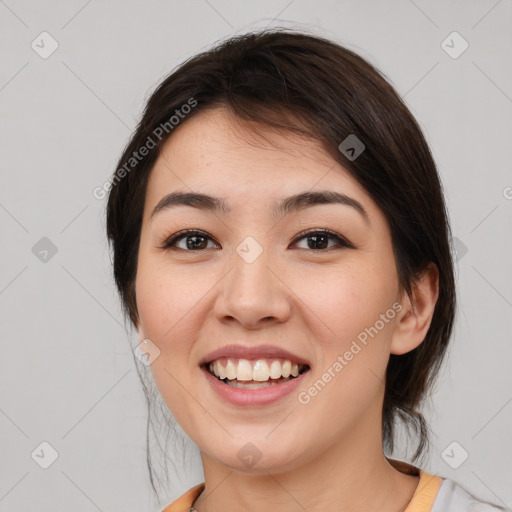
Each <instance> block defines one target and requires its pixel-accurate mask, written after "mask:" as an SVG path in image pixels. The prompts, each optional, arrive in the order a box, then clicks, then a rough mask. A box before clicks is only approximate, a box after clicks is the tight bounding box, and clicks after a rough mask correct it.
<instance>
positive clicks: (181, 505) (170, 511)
mask: <svg viewBox="0 0 512 512" xmlns="http://www.w3.org/2000/svg"><path fill="white" fill-rule="evenodd" d="M204 488H205V484H204V482H203V483H201V484H198V485H196V486H194V487H192V488H191V489H189V490H188V491H187V492H186V493H185V494H183V495H182V496H180V497H179V498H178V499H177V500H176V501H173V502H172V503H171V504H170V505H167V507H165V509H164V510H162V512H188V511H189V509H190V508H192V505H193V504H194V501H195V500H196V499H197V498H198V496H199V495H200V494H201V493H202V492H203V491H204ZM192 510H193V509H192Z"/></svg>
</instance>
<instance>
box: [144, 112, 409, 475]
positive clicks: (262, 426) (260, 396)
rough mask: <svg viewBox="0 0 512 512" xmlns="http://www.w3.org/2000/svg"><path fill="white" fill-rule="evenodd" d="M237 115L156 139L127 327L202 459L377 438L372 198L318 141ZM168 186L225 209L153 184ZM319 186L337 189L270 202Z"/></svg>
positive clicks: (386, 252) (377, 278) (394, 292)
mask: <svg viewBox="0 0 512 512" xmlns="http://www.w3.org/2000/svg"><path fill="white" fill-rule="evenodd" d="M253 128H254V127H253V126H251V125H249V124H240V123H237V122H236V121H235V120H233V118H232V117H230V116H229V115H228V114H227V113H226V112H225V111H223V110H221V109H216V110H212V111H209V112H203V113H200V114H197V115H195V116H194V117H192V118H191V119H189V120H187V121H186V122H185V123H183V124H182V125H181V126H179V127H178V128H176V129H175V130H174V132H173V134H172V136H171V137H170V139H169V140H168V141H167V143H166V146H165V148H164V151H163V152H162V153H161V155H160V156H159V159H158V161H157V162H156V164H155V166H154V168H153V170H152V172H151V175H150V178H149V182H148V188H147V194H146V201H145V208H144V215H143V223H142V231H141V240H140V247H139V255H138V269H137V278H136V297H137V308H138V312H139V318H140V322H139V325H138V330H139V335H140V339H141V340H142V339H143V338H147V339H149V340H150V343H152V344H154V346H156V347H157V348H158V350H159V356H158V357H156V359H154V361H153V363H152V364H151V371H152V374H153V377H154V379H155V383H156V385H157V387H158V389H159V391H160V393H161V395H162V397H163V399H164V401H165V402H166V404H167V406H168V408H169V410H170V411H171V413H172V414H173V415H174V417H175V418H176V420H177V421H178V423H179V424H180V425H181V427H182V428H183V429H184V431H185V432H186V433H187V434H188V435H189V436H190V438H191V439H192V440H193V441H194V442H195V443H196V444H197V445H198V447H199V449H200V450H201V454H202V457H203V462H205V461H210V462H211V463H215V464H219V465H222V466H225V467H228V468H231V469H236V470H238V471H246V472H249V471H256V470H267V471H270V470H272V471H282V470H286V469H291V468H294V467H298V466H299V465H301V464H308V463H309V462H311V461H312V460H313V459H314V458H315V457H318V456H319V454H321V453H323V452H325V451H326V449H327V448H330V449H334V450H336V449H338V450H343V449H345V450H347V449H351V447H354V446H365V444H364V443H367V442H368V439H378V436H379V435H380V429H381V424H380V417H381V416H380V414H381V406H382V399H383V392H384V386H383V382H384V376H385V370H386V365H387V362H388V359H389V354H390V351H391V343H392V339H393V335H394V331H395V328H396V325H397V322H398V320H397V317H398V311H399V310H400V308H401V306H400V303H399V299H400V295H399V286H398V277H397V273H396V267H395V260H394V256H393V249H392V243H391V236H390V232H389V228H388V225H387V222H386V219H385V217H384V214H383V213H382V211H380V209H379V208H378V207H377V205H376V204H375V202H374V201H373V200H372V198H371V197H370V196H369V195H368V194H367V193H366V192H365V190H363V189H362V188H361V186H359V185H358V183H357V182H356V181H355V180H354V179H353V178H352V177H351V176H350V175H349V173H348V172H347V171H346V170H345V169H344V168H343V166H342V165H341V164H339V163H337V162H336V161H334V160H333V159H332V158H331V157H330V156H328V155H327V153H326V152H324V151H323V150H322V148H321V146H320V145H319V144H318V143H316V142H312V141H310V140H306V139H303V138H301V137H299V136H297V135H294V134H290V133H281V134H277V133H275V132H271V131H265V132H264V133H265V136H266V138H265V139H263V138H260V137H258V135H257V134H256V133H255V131H254V130H253ZM261 129H262V128H261V127H260V130H261ZM271 142H272V143H271ZM178 192H180V193H187V194H204V195H207V196H211V197H214V198H219V200H222V201H223V205H224V207H225V208H224V209H221V208H219V209H215V208H213V206H214V205H215V202H214V201H202V202H201V201H198V200H195V201H190V200H189V201H186V200H185V201H179V200H176V197H178V196H177V195H176V196H174V197H175V200H174V201H171V200H169V198H168V199H167V200H165V199H164V198H166V196H168V195H169V194H172V193H178ZM320 192H327V193H331V194H332V193H337V194H338V196H337V197H338V198H339V199H340V201H339V202H332V201H331V202H325V201H324V202H316V201H315V200H314V198H315V197H317V199H318V196H310V199H311V200H310V201H309V202H308V201H305V200H304V198H303V199H302V200H300V198H299V199H298V200H296V201H291V202H289V203H288V207H287V208H286V209H284V210H283V209H281V210H279V209H278V205H280V204H281V205H282V204H283V201H285V200H286V199H287V198H289V197H291V196H296V195H300V194H304V193H320ZM164 203H166V204H164ZM178 203H179V204H178ZM184 203H185V204H184ZM186 203H188V204H186ZM155 209H156V210H155ZM184 230H193V231H194V232H189V233H183V231H184ZM325 230H328V232H326V231H325ZM210 363H212V364H211V365H210ZM210 370H213V372H214V373H215V372H216V373H217V374H219V377H224V379H225V380H221V379H220V378H218V377H217V376H215V375H212V373H211V372H210ZM290 371H291V372H292V374H291V375H290ZM297 372H299V374H298V375H297V376H296V377H294V374H297ZM283 375H284V376H285V377H283ZM286 375H288V377H286ZM269 378H270V380H269ZM248 382H250V383H249V384H248ZM371 436H373V437H371ZM248 443H251V444H248Z"/></svg>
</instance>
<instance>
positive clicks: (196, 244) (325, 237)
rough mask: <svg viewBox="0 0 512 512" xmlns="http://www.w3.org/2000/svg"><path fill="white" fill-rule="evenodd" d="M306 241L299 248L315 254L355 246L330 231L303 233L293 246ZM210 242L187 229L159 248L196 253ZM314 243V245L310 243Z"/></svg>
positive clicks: (317, 230)
mask: <svg viewBox="0 0 512 512" xmlns="http://www.w3.org/2000/svg"><path fill="white" fill-rule="evenodd" d="M303 239H305V240H306V244H307V247H299V249H306V250H308V249H311V250H314V251H315V252H322V251H325V250H329V249H333V248H336V247H338V248H339V247H345V248H350V249H353V248H354V245H353V244H351V243H350V242H349V241H348V240H346V239H345V238H343V237H342V236H341V235H339V234H338V233H335V232H334V231H330V230H328V229H320V230H319V229H313V230H309V231H303V232H302V233H300V234H299V235H298V236H297V237H295V239H294V241H293V242H292V243H293V244H297V242H298V241H300V240H303ZM182 240H185V244H184V245H182V246H181V247H180V245H179V242H181V241H182ZM208 241H213V239H212V237H211V236H210V235H208V234H207V233H205V232H204V231H199V230H195V229H187V230H185V231H180V232H179V233H176V234H175V235H173V236H171V237H170V238H168V239H166V240H164V241H163V243H161V244H160V245H159V246H158V247H159V248H160V249H171V248H172V249H181V250H183V251H188V252H191V251H192V252H195V251H202V250H206V249H207V248H208V247H207V243H208ZM310 241H312V243H309V242H310ZM329 241H333V242H334V247H333V246H331V247H327V246H328V243H329ZM326 244H327V246H326Z"/></svg>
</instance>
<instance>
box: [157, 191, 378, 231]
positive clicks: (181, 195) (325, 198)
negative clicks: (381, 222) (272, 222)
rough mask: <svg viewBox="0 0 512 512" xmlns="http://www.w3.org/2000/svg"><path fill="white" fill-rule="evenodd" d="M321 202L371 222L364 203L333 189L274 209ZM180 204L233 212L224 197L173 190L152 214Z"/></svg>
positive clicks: (292, 209) (293, 198) (282, 212)
mask: <svg viewBox="0 0 512 512" xmlns="http://www.w3.org/2000/svg"><path fill="white" fill-rule="evenodd" d="M319 204H341V205H345V206H350V207H352V208H354V209H355V210H357V211H358V212H359V213H360V214H361V215H362V216H363V217H364V219H365V221H366V222H368V223H369V216H368V212H367V211H366V210H365V209H364V208H363V205H362V204H361V203H360V202H359V201H357V200H356V199H353V198H352V197H349V196H347V195H345V194H342V193H340V192H334V191H332V190H320V191H317V192H302V193H300V194H295V195H293V196H290V197H286V198H285V199H282V200H281V201H279V202H278V203H276V204H275V205H274V207H273V210H272V211H273V214H274V215H275V216H277V215H288V214H289V213H292V212H297V211H300V210H304V209H305V208H308V207H310V206H315V205H319ZM178 206H190V207H192V208H197V209H199V210H203V211H212V212H220V213H224V214H227V213H231V208H230V207H229V206H228V204H227V203H226V201H225V200H224V199H223V198H219V197H212V196H209V195H206V194H200V193H197V192H180V191H177V192H171V193H170V194H167V195H166V196H164V197H163V198H162V199H160V201H159V202H158V204H157V205H156V206H155V208H154V210H153V212H152V214H151V218H153V217H154V216H155V215H156V214H157V213H159V212H161V211H164V210H169V209H171V208H175V207H178Z"/></svg>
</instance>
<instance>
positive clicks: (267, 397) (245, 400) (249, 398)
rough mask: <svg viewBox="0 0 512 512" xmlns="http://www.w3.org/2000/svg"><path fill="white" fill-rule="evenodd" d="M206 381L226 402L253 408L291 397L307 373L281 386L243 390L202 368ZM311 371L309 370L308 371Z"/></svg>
mask: <svg viewBox="0 0 512 512" xmlns="http://www.w3.org/2000/svg"><path fill="white" fill-rule="evenodd" d="M201 370H202V371H203V373H204V375H205V377H206V380H207V381H208V383H209V384H210V386H211V387H212V388H213V390H214V391H215V392H216V393H217V394H218V395H219V396H220V397H221V398H223V399H224V400H226V401H227V402H230V403H232V404H233V405H242V406H252V405H267V404H271V403H273V402H277V401H278V400H280V399H281V398H283V397H285V396H286V395H289V394H290V393H292V391H294V390H295V389H296V388H297V386H299V385H300V383H301V382H302V380H303V377H304V375H305V374H306V373H308V372H304V373H302V374H301V375H299V376H298V377H295V378H294V379H291V380H289V381H287V382H283V383H281V384H274V385H272V386H268V387H266V388H261V389H241V388H233V387H231V386H228V385H227V384H224V382H222V381H221V380H219V379H217V377H215V376H213V375H212V374H211V373H210V372H209V371H208V370H206V368H201ZM308 371H309V370H308Z"/></svg>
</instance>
